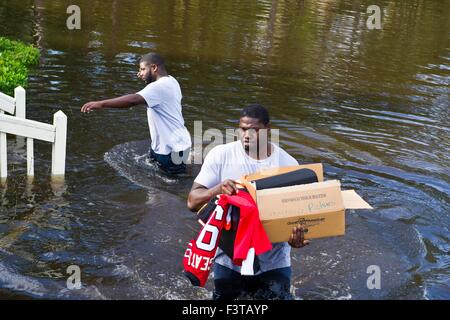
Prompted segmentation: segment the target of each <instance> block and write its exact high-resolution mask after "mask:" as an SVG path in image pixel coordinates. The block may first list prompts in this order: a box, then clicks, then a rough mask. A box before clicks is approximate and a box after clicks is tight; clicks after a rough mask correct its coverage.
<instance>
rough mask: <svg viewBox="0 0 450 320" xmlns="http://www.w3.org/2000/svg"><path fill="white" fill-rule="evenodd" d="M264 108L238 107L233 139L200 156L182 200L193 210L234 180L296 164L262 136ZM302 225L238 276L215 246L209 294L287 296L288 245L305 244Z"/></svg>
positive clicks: (229, 188)
mask: <svg viewBox="0 0 450 320" xmlns="http://www.w3.org/2000/svg"><path fill="white" fill-rule="evenodd" d="M269 133H270V120H269V113H268V111H267V110H266V109H265V108H264V107H262V106H260V105H250V106H248V107H246V108H244V109H243V110H242V111H241V115H240V120H239V141H235V142H231V143H228V144H225V145H220V146H217V147H215V148H213V149H212V150H211V151H210V152H209V153H208V155H207V156H206V158H205V161H204V163H203V165H202V168H201V171H200V173H199V174H198V176H197V178H196V179H195V181H194V183H193V185H192V189H191V191H190V193H189V197H188V201H187V205H188V207H189V209H190V210H191V211H196V210H198V209H199V208H200V207H201V206H202V205H204V204H205V203H207V202H208V201H209V200H210V199H211V198H213V197H215V196H217V195H219V194H228V195H232V194H235V193H236V191H237V188H236V184H235V181H234V180H236V179H238V178H240V177H242V176H244V175H247V174H250V173H253V172H256V171H259V170H261V169H265V168H277V167H282V166H294V165H298V162H297V160H295V159H294V158H293V157H291V156H290V155H289V154H288V153H287V152H285V151H284V150H283V149H281V148H280V147H278V146H276V145H275V144H272V143H270V142H269V141H268V139H267V137H268V134H269ZM306 231H307V230H303V229H302V228H297V227H295V228H293V231H292V235H291V238H290V240H289V242H280V243H273V244H272V245H273V248H272V250H270V251H268V252H266V253H264V254H262V255H260V256H258V259H257V260H258V263H259V270H258V271H257V272H256V273H255V275H254V276H242V275H241V270H240V269H241V267H239V266H236V265H234V264H233V263H232V261H231V259H230V257H228V256H227V255H226V254H225V253H224V252H223V251H222V250H221V249H220V248H218V250H217V254H216V257H215V260H214V266H213V273H214V286H215V288H214V293H213V298H214V299H235V298H237V297H239V296H240V295H241V294H255V295H254V297H257V298H272V299H290V298H291V295H290V282H291V256H290V253H291V247H294V248H300V247H303V246H305V245H307V244H309V241H308V240H304V232H306Z"/></svg>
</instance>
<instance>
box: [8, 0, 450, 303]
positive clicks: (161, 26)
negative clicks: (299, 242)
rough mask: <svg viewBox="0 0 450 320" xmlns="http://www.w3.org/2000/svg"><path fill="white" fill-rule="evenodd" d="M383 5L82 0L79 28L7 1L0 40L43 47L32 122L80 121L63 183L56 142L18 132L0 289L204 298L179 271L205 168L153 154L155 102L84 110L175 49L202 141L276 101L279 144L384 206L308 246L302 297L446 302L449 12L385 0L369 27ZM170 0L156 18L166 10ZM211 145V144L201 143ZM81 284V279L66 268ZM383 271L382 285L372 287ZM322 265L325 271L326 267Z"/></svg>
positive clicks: (129, 85) (43, 10)
mask: <svg viewBox="0 0 450 320" xmlns="http://www.w3.org/2000/svg"><path fill="white" fill-rule="evenodd" d="M372 2H373V1H368V0H361V1H350V0H335V1H327V0H320V1H306V0H270V1H204V0H190V1H187V0H185V1H157V0H155V1H141V0H133V1H126V2H124V1H116V0H113V1H111V2H108V3H105V2H103V1H97V0H93V1H92V0H91V1H87V0H81V1H79V2H78V4H79V6H80V8H81V10H82V29H81V30H77V31H69V30H67V29H66V28H65V23H66V18H67V14H66V2H65V1H51V2H50V1H39V0H35V1H32V0H27V1H21V2H11V1H6V0H0V17H1V21H2V25H1V26H0V35H2V36H8V37H11V38H17V39H21V40H24V41H28V42H32V43H35V44H36V45H37V46H38V47H39V48H40V49H41V52H42V58H41V63H40V65H39V66H38V67H37V68H36V69H35V70H33V72H32V76H31V78H30V81H29V87H28V90H27V99H28V105H27V117H28V118H30V119H33V120H38V121H44V122H51V121H50V120H51V117H52V114H53V113H54V112H55V111H57V110H59V109H62V110H63V111H64V112H65V113H66V114H67V115H68V121H69V123H68V150H67V170H66V172H67V174H66V179H65V182H64V185H63V186H64V188H63V189H59V191H58V190H57V189H55V186H53V187H52V184H51V180H50V178H49V171H50V164H51V156H50V154H51V147H50V146H49V145H48V144H40V143H39V142H36V143H35V173H36V177H35V179H34V181H32V182H28V183H27V179H26V161H25V154H26V153H25V149H24V144H20V141H16V140H15V138H10V139H9V141H8V144H9V148H8V150H9V151H8V160H9V170H8V173H9V178H8V181H7V185H5V186H2V187H1V198H0V201H1V203H2V207H1V210H0V296H5V297H14V298H20V297H30V296H31V297H36V298H42V297H44V298H45V297H50V298H60V299H78V298H90V299H111V298H137V299H177V298H192V299H203V298H207V297H209V296H210V294H211V288H212V282H211V281H210V282H208V284H207V287H206V289H196V288H192V287H191V286H190V284H189V283H188V282H187V280H186V279H184V278H183V276H182V274H181V271H182V265H181V257H182V254H183V252H184V249H185V247H186V244H187V241H188V240H190V238H192V237H193V236H194V235H195V233H196V232H197V230H198V226H197V223H196V222H195V219H194V217H193V216H192V214H191V213H189V212H188V210H187V209H186V206H185V201H186V197H187V192H188V190H189V188H190V185H191V182H192V179H193V177H194V176H195V175H196V173H197V172H198V170H199V168H198V167H195V166H193V167H190V172H189V173H188V174H186V176H184V177H181V178H173V177H169V176H166V175H164V174H162V173H160V172H158V171H157V170H155V168H154V166H153V164H152V163H151V162H149V161H148V157H147V150H148V146H149V144H148V136H149V134H148V126H147V121H146V114H145V110H144V108H142V107H134V108H131V109H130V110H102V111H101V112H95V113H91V114H89V115H84V114H81V113H80V112H79V109H80V107H81V106H82V105H83V103H85V102H86V101H89V100H96V99H103V98H107V97H110V96H117V95H121V94H125V93H130V92H137V91H138V90H139V89H140V88H141V86H142V84H141V83H139V82H138V81H137V79H136V76H135V74H136V71H137V70H136V68H137V64H136V62H137V60H138V59H139V57H140V56H141V55H142V54H144V53H146V52H148V51H149V50H156V51H159V52H161V53H162V54H163V55H164V56H165V57H166V59H167V61H168V67H169V72H170V73H171V74H172V75H174V76H176V77H177V79H178V80H179V82H180V84H181V87H182V90H183V94H184V99H183V106H184V109H183V113H184V116H185V119H186V125H187V127H188V129H189V130H190V131H191V133H193V128H194V121H198V120H202V121H203V130H207V129H208V128H217V129H219V130H220V131H221V132H225V129H227V128H234V127H235V126H236V120H237V117H238V114H239V110H240V108H241V107H242V106H244V105H245V104H248V103H254V102H260V103H262V104H263V105H265V106H267V107H268V108H269V111H270V113H271V116H272V122H273V126H274V127H276V128H278V129H280V143H281V146H282V147H284V148H285V149H286V150H287V151H288V152H289V153H290V154H292V155H293V156H294V157H295V158H297V159H298V160H299V162H302V163H306V162H323V163H324V165H325V172H326V176H327V178H328V179H333V178H335V179H339V180H341V181H342V184H343V186H344V188H346V189H350V188H354V189H356V190H358V193H360V194H361V195H362V196H363V197H364V198H366V199H367V200H368V201H369V202H370V203H371V204H372V206H373V207H375V210H373V211H370V212H368V211H357V212H356V211H350V212H349V213H348V214H347V234H346V236H345V237H340V238H332V239H322V240H316V241H314V242H313V243H312V244H311V245H310V246H309V247H307V248H304V249H301V250H297V251H295V253H293V268H294V276H293V290H294V291H295V293H296V297H297V298H299V297H301V298H305V299H364V298H369V299H370V298H376V299H387V298H413V299H416V298H419V299H422V298H430V299H438V298H441V299H442V298H446V299H448V298H449V297H450V296H449V287H450V283H449V280H448V279H449V258H448V252H449V243H450V240H449V230H448V226H449V225H450V218H449V212H450V210H449V208H450V206H449V202H450V201H449V190H450V175H449V170H448V168H449V167H450V160H449V159H450V157H449V152H448V150H449V149H450V138H449V137H450V133H449V131H450V127H449V125H448V123H450V121H449V111H448V101H449V99H448V98H449V89H448V88H449V84H450V74H449V70H450V64H449V61H450V52H449V49H448V48H449V39H448V32H449V31H450V20H449V19H448V16H450V6H449V4H448V3H446V2H440V1H424V0H412V1H408V2H407V3H404V2H397V1H384V2H382V3H380V4H379V5H380V7H381V8H382V29H381V30H367V29H366V27H365V23H366V19H367V14H366V13H365V12H366V9H367V7H368V6H369V5H371V4H374V3H372ZM155 7H158V10H155ZM204 143H206V144H207V143H209V141H204ZM72 264H76V265H79V266H80V267H81V270H82V283H83V289H81V290H79V291H70V290H68V289H66V285H65V283H66V279H67V277H68V275H67V274H66V269H67V267H68V266H69V265H72ZM369 265H379V266H380V268H381V270H382V272H383V273H382V290H368V289H367V287H366V280H367V276H368V275H367V274H366V269H367V267H368V266H369ZM317 266H320V267H317Z"/></svg>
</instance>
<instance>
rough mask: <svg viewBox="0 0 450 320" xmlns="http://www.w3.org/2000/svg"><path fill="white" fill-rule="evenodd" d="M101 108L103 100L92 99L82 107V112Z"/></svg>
mask: <svg viewBox="0 0 450 320" xmlns="http://www.w3.org/2000/svg"><path fill="white" fill-rule="evenodd" d="M101 108H103V105H102V102H101V101H91V102H88V103H86V104H85V105H84V106H82V107H81V112H84V113H86V112H87V113H89V112H91V111H93V110H94V109H101Z"/></svg>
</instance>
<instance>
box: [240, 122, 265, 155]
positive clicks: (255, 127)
mask: <svg viewBox="0 0 450 320" xmlns="http://www.w3.org/2000/svg"><path fill="white" fill-rule="evenodd" d="M264 129H265V130H264ZM269 133H270V124H267V125H264V124H262V123H261V122H260V120H259V119H256V118H250V117H242V118H241V119H240V120H239V139H240V140H241V142H242V145H243V146H244V149H245V151H249V150H258V143H259V140H260V139H265V140H266V141H267V140H268V136H269ZM266 141H265V142H266ZM266 143H267V142H266Z"/></svg>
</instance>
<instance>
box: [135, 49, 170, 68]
mask: <svg viewBox="0 0 450 320" xmlns="http://www.w3.org/2000/svg"><path fill="white" fill-rule="evenodd" d="M140 62H141V63H142V62H145V63H146V64H149V65H150V64H156V65H157V66H158V67H163V68H165V67H166V64H165V62H164V58H163V57H162V56H161V55H159V54H157V53H154V52H150V53H147V54H145V55H143V56H142V58H141V60H140Z"/></svg>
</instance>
